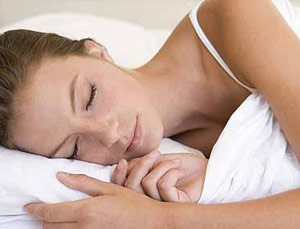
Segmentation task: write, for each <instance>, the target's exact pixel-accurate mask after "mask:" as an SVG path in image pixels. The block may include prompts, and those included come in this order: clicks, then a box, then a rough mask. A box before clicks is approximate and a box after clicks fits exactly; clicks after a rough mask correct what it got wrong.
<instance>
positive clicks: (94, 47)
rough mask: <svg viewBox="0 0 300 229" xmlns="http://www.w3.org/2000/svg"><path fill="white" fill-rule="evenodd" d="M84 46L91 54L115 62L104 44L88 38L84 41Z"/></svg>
mask: <svg viewBox="0 0 300 229" xmlns="http://www.w3.org/2000/svg"><path fill="white" fill-rule="evenodd" d="M84 47H85V48H86V50H87V52H88V53H89V54H90V55H92V56H96V57H100V58H103V59H105V60H107V61H109V62H111V63H114V61H113V59H112V58H111V56H110V55H109V53H108V51H107V50H106V48H105V47H104V46H101V45H99V44H97V43H96V42H93V41H90V40H86V41H85V42H84Z"/></svg>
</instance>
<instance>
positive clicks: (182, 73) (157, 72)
mask: <svg viewBox="0 0 300 229" xmlns="http://www.w3.org/2000/svg"><path fill="white" fill-rule="evenodd" d="M125 70H126V71H127V72H128V73H129V74H131V75H132V76H133V77H134V78H135V79H136V80H138V81H139V82H140V84H141V85H142V86H143V87H144V90H143V91H144V92H145V93H147V95H148V97H149V99H150V101H151V102H152V104H153V105H154V107H155V108H156V110H157V112H158V113H159V115H160V117H161V120H162V123H163V126H164V133H163V136H164V137H169V136H172V135H175V134H178V133H181V132H185V131H187V130H192V129H198V128H206V127H208V125H210V124H212V120H211V118H210V117H212V116H213V115H212V114H211V113H210V112H212V110H210V109H208V104H209V102H211V101H213V100H214V97H213V95H214V94H215V93H211V92H212V90H213V88H212V87H208V83H209V82H208V81H207V79H206V78H205V77H201V76H204V74H203V73H202V72H200V70H199V69H197V68H194V69H193V68H191V67H190V66H187V65H184V64H180V65H179V64H178V62H176V61H174V60H170V58H168V59H167V58H160V57H156V58H155V59H152V60H151V61H150V62H148V63H147V64H145V65H143V66H141V67H139V68H136V69H125ZM187 72H188V73H189V75H187V74H186V73H187Z"/></svg>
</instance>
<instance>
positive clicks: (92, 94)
mask: <svg viewBox="0 0 300 229" xmlns="http://www.w3.org/2000/svg"><path fill="white" fill-rule="evenodd" d="M96 93H97V87H96V85H95V84H91V97H90V100H89V102H88V103H87V105H86V108H85V109H86V110H87V111H88V110H89V107H90V106H91V105H92V104H93V102H94V98H95V95H96Z"/></svg>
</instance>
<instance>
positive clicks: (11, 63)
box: [0, 29, 95, 149]
mask: <svg viewBox="0 0 300 229" xmlns="http://www.w3.org/2000/svg"><path fill="white" fill-rule="evenodd" d="M86 40H91V41H94V40H93V39H91V38H85V39H81V40H72V39H69V38H66V37H62V36H59V35H57V34H55V33H42V32H37V31H32V30H25V29H18V30H10V31H7V32H5V33H3V34H0V144H1V145H2V146H4V147H6V148H10V149H16V147H15V146H14V144H13V142H12V140H11V127H12V122H13V121H14V118H15V116H16V94H17V93H19V91H20V90H21V89H22V88H24V87H25V86H26V84H27V83H29V78H30V77H29V76H30V74H32V73H33V72H34V71H35V69H36V67H38V65H39V64H40V62H41V61H42V59H43V58H46V57H67V56H69V55H79V56H87V55H88V53H87V50H86V49H85V46H84V42H85V41H86ZM94 42H95V41H94Z"/></svg>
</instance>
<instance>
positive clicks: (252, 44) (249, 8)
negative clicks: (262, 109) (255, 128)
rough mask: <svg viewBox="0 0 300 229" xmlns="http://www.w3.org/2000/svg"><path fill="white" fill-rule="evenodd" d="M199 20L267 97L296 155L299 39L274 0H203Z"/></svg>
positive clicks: (299, 141)
mask: <svg viewBox="0 0 300 229" xmlns="http://www.w3.org/2000/svg"><path fill="white" fill-rule="evenodd" d="M208 12H210V13H208ZM209 14H210V15H209ZM209 17H213V18H214V19H212V20H214V21H213V22H214V23H215V27H216V26H217V25H218V29H215V28H211V27H210V25H209V22H208V20H206V18H209ZM198 20H199V21H201V24H202V27H203V28H204V32H205V33H206V35H207V36H208V38H209V39H210V40H211V42H212V43H213V45H214V46H215V48H216V49H217V50H218V51H219V53H220V55H221V56H222V57H223V58H224V60H225V62H226V63H227V64H228V66H229V67H230V68H231V70H232V71H233V73H234V74H235V75H236V77H238V78H239V79H241V80H242V81H244V82H247V83H248V85H249V86H251V87H254V88H257V89H258V90H259V91H260V93H261V94H263V95H264V96H265V98H266V99H267V100H268V102H269V103H270V105H271V108H272V109H273V111H274V113H275V116H276V117H277V118H278V121H279V123H280V124H281V127H282V129H283V131H284V133H285V135H286V137H287V139H288V141H289V143H290V144H291V146H292V148H293V149H294V150H295V152H296V153H297V154H298V157H299V158H300V121H299V116H300V103H299V101H300V94H299V90H300V77H299V75H300V65H299V60H300V41H299V38H298V37H297V36H296V34H295V33H294V32H293V30H292V29H291V28H290V27H289V25H288V24H287V22H286V21H285V20H284V19H283V17H282V15H281V14H280V12H279V11H278V9H277V8H276V6H275V5H274V3H273V2H272V1H271V0H238V1H236V0H206V1H205V2H204V4H203V5H202V6H201V7H200V9H199V11H198Z"/></svg>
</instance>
